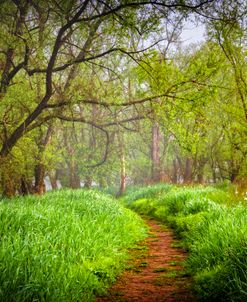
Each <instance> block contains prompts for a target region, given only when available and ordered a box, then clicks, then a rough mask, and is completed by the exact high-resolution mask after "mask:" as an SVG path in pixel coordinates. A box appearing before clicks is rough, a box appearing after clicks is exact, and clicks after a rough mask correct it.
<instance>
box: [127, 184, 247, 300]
mask: <svg viewBox="0 0 247 302" xmlns="http://www.w3.org/2000/svg"><path fill="white" fill-rule="evenodd" d="M161 187H162V186H160V187H159V188H157V190H156V191H155V190H154V189H152V190H149V188H146V195H145V192H144V191H143V188H141V189H140V193H141V195H140V196H141V199H135V196H139V195H138V190H137V191H136V192H135V193H134V198H133V195H130V196H129V195H126V196H125V200H126V204H128V206H129V207H131V208H132V209H135V210H136V211H138V212H139V213H142V214H148V215H152V216H154V217H156V218H158V219H160V220H162V221H164V222H166V223H168V224H170V226H172V227H173V228H174V230H175V232H176V233H177V235H178V236H180V237H181V238H182V239H183V241H182V242H183V245H184V247H185V248H187V249H188V251H189V257H188V260H187V270H188V272H190V274H191V275H192V276H193V277H194V289H195V291H196V293H197V296H198V300H199V301H205V302H206V301H241V302H242V301H243V302H244V301H247V205H246V203H244V202H242V203H241V202H239V203H236V202H235V201H233V198H232V195H231V194H232V189H230V190H229V189H228V188H227V187H224V188H222V187H221V188H217V187H199V186H198V187H176V186H173V187H172V188H171V187H170V188H169V190H160V188H161ZM164 188H166V186H164Z"/></svg>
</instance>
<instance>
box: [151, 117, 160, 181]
mask: <svg viewBox="0 0 247 302" xmlns="http://www.w3.org/2000/svg"><path fill="white" fill-rule="evenodd" d="M151 160H152V181H153V182H160V176H161V175H160V172H161V168H160V131H159V125H158V123H154V125H153V127H152V145H151Z"/></svg>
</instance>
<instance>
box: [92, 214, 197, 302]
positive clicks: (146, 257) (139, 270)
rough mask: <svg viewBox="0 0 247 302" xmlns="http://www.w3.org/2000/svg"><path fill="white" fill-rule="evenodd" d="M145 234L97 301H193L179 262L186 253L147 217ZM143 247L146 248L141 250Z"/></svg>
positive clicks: (187, 280)
mask: <svg viewBox="0 0 247 302" xmlns="http://www.w3.org/2000/svg"><path fill="white" fill-rule="evenodd" d="M147 224H148V225H149V226H150V232H149V237H148V238H147V239H146V241H145V245H144V246H143V249H140V250H139V251H138V253H137V257H138V258H137V260H136V262H135V264H133V265H132V267H130V268H129V270H126V271H125V272H124V273H123V275H122V276H121V277H120V278H119V279H118V280H117V282H116V283H115V284H114V285H113V286H112V288H111V289H110V290H109V293H108V295H107V296H105V297H98V298H97V299H96V301H97V302H134V301H135V302H179V301H181V302H188V301H190V302H191V301H193V298H192V295H191V292H190V290H189V286H190V279H189V278H188V277H187V276H185V274H184V271H183V266H182V263H183V261H184V260H185V258H186V253H185V251H183V250H182V249H181V248H178V247H176V246H177V241H176V240H175V239H174V237H173V235H172V232H171V231H170V230H166V229H164V227H163V226H161V225H159V224H158V223H157V222H155V221H154V220H148V221H147ZM145 249H147V251H145Z"/></svg>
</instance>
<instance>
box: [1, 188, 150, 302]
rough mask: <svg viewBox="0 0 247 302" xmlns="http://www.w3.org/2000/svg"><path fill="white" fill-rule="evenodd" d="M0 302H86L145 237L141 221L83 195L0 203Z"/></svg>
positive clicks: (99, 196) (98, 197) (97, 196)
mask: <svg viewBox="0 0 247 302" xmlns="http://www.w3.org/2000/svg"><path fill="white" fill-rule="evenodd" d="M0 221H1V225H0V301H8V302H12V301H15V302H23V301H25V302H28V301H40V302H41V301H49V302H50V301H56V302H57V301H60V302H61V301H92V300H93V298H94V296H95V295H96V294H101V293H103V292H104V291H105V289H106V287H107V286H109V284H110V283H111V282H113V281H114V279H115V277H116V275H117V274H118V273H119V272H120V271H121V270H122V269H123V266H124V263H125V260H126V259H127V249H128V248H130V247H133V246H135V245H136V242H137V241H138V240H140V239H143V238H144V236H145V227H144V225H143V222H142V221H141V219H140V218H139V217H138V216H137V215H136V214H135V213H133V212H132V211H130V210H128V209H125V208H124V207H122V206H121V205H120V204H119V203H118V202H117V201H116V200H115V199H113V198H111V197H110V196H108V195H106V194H103V193H100V192H97V191H86V190H76V191H72V190H67V191H60V192H53V193H49V194H46V195H44V196H42V197H35V196H29V197H25V198H18V199H12V200H3V201H2V202H0Z"/></svg>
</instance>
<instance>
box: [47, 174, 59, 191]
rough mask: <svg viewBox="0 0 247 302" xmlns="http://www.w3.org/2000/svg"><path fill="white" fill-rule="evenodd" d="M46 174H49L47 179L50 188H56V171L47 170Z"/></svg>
mask: <svg viewBox="0 0 247 302" xmlns="http://www.w3.org/2000/svg"><path fill="white" fill-rule="evenodd" d="M48 176H49V179H50V183H51V188H52V190H56V189H58V186H57V171H51V172H49V173H48Z"/></svg>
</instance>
